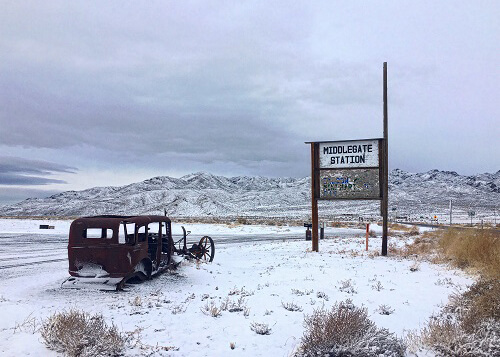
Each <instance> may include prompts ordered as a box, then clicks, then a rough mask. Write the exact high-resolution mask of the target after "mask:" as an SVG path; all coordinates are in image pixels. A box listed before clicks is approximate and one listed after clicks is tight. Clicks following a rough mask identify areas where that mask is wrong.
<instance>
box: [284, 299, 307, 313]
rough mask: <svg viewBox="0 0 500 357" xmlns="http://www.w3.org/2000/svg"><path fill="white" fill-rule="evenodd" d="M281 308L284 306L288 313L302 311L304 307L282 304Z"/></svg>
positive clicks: (291, 303) (289, 303)
mask: <svg viewBox="0 0 500 357" xmlns="http://www.w3.org/2000/svg"><path fill="white" fill-rule="evenodd" d="M281 306H283V307H284V308H285V309H286V310H288V311H292V312H293V311H302V310H303V309H302V307H300V306H299V305H297V304H296V303H294V302H293V301H292V302H283V301H282V302H281Z"/></svg>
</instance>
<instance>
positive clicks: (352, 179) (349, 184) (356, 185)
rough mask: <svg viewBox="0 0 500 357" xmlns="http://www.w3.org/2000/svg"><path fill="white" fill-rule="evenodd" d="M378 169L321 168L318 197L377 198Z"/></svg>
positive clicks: (378, 196) (378, 186)
mask: <svg viewBox="0 0 500 357" xmlns="http://www.w3.org/2000/svg"><path fill="white" fill-rule="evenodd" d="M379 176H380V174H379V170H378V169H354V170H345V169H339V170H323V171H320V175H319V189H320V191H319V199H321V200H328V199H346V200H348V199H379V198H380V197H381V195H380V177H379Z"/></svg>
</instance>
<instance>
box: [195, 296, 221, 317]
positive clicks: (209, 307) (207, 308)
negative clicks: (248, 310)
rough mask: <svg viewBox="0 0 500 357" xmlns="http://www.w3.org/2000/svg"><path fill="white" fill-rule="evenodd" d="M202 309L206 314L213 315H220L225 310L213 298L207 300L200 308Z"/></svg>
mask: <svg viewBox="0 0 500 357" xmlns="http://www.w3.org/2000/svg"><path fill="white" fill-rule="evenodd" d="M200 310H201V312H203V313H204V314H205V315H207V316H212V317H219V316H220V315H221V314H222V311H223V309H222V307H219V306H217V304H216V303H215V302H213V301H212V300H209V301H207V302H206V304H205V305H204V306H202V307H201V308H200Z"/></svg>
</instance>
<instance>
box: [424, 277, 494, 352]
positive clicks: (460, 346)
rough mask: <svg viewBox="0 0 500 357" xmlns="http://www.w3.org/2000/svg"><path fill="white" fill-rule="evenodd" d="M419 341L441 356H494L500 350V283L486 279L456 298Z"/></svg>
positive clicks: (454, 297)
mask: <svg viewBox="0 0 500 357" xmlns="http://www.w3.org/2000/svg"><path fill="white" fill-rule="evenodd" d="M419 338H420V343H421V344H422V345H424V346H425V347H426V348H430V349H432V350H434V352H435V353H436V354H437V355H438V356H494V355H495V353H497V352H498V351H500V281H499V280H498V279H490V280H486V279H482V280H479V281H477V282H476V283H474V284H473V285H472V286H471V287H470V288H469V290H467V291H466V292H465V293H463V294H455V295H453V296H452V297H451V299H450V303H449V304H448V305H447V306H446V307H445V308H444V309H443V311H441V313H440V314H439V315H437V316H434V317H432V318H431V320H430V321H429V323H428V324H427V326H426V327H425V328H424V329H423V330H422V331H421V334H420V337H419Z"/></svg>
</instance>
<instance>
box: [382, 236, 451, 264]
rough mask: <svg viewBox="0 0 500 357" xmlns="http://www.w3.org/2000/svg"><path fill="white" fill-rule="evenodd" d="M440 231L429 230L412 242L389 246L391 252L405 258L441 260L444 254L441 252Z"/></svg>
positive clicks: (435, 261)
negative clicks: (400, 246) (400, 245)
mask: <svg viewBox="0 0 500 357" xmlns="http://www.w3.org/2000/svg"><path fill="white" fill-rule="evenodd" d="M439 233H441V232H437V231H428V232H425V233H424V234H422V235H419V236H417V237H415V239H414V240H413V242H412V243H411V244H406V245H405V246H404V247H402V248H397V247H396V246H390V247H389V253H390V254H393V255H399V256H402V257H403V258H424V259H427V260H431V261H433V262H434V263H437V262H441V261H442V256H441V254H440V252H439V249H438V248H439V244H438V242H439Z"/></svg>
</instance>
